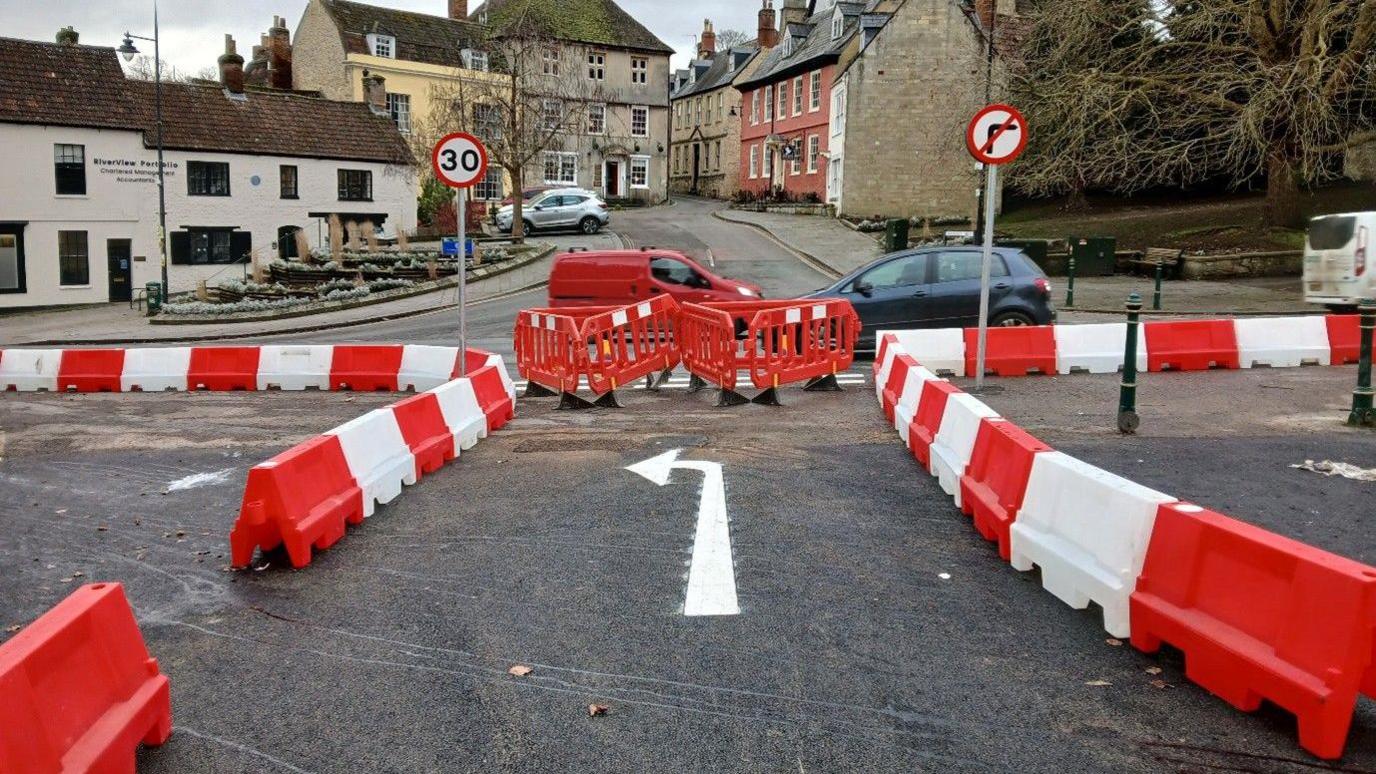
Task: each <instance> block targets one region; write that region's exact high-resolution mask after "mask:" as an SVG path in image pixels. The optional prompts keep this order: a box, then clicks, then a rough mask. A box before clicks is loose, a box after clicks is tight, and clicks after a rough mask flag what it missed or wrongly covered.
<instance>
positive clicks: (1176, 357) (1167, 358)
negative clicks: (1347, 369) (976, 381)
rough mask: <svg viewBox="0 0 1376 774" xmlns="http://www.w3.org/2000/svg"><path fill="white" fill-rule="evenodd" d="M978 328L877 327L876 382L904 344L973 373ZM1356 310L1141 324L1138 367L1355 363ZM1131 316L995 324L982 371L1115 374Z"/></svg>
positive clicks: (932, 361)
mask: <svg viewBox="0 0 1376 774" xmlns="http://www.w3.org/2000/svg"><path fill="white" fill-rule="evenodd" d="M977 333H978V331H977V329H975V328H942V329H934V330H916V331H880V333H879V341H880V343H879V346H878V351H877V352H876V355H875V361H874V362H875V386H876V389H881V390H882V388H883V385H884V384H885V383H886V379H887V377H888V374H889V368H890V367H891V365H892V363H893V358H894V356H895V353H893V352H890V351H889V350H887V349H886V348H885V346H884V343H883V342H884V340H885V338H886V337H888V336H893V337H894V339H895V341H897V342H898V344H899V347H900V348H901V349H902V350H903V351H904V352H907V353H908V354H909V355H910V356H912V357H914V358H916V359H917V361H918V362H919V363H921V364H922V365H924V366H926V367H927V368H928V369H929V370H931V371H933V372H937V373H946V372H950V373H951V374H952V375H954V376H974V375H975V337H976V335H977ZM1357 334H1358V329H1357V316H1356V315H1329V316H1322V315H1312V316H1305V317H1248V318H1237V319H1233V320H1161V321H1149V322H1145V323H1143V324H1142V327H1141V329H1140V331H1139V336H1138V341H1137V370H1138V372H1139V373H1144V372H1147V371H1165V370H1172V371H1199V370H1205V369H1209V368H1252V367H1254V366H1270V367H1272V368H1294V367H1298V366H1301V365H1311V364H1312V365H1330V364H1331V365H1343V364H1346V363H1355V362H1357ZM1126 337H1127V324H1126V323H1096V324H1092V325H1050V326H1043V327H1023V328H991V329H989V339H988V347H987V352H986V353H985V370H986V372H988V373H993V374H996V375H998V376H1023V375H1026V374H1029V373H1040V374H1052V373H1059V374H1069V373H1072V372H1074V371H1088V372H1090V373H1094V374H1103V373H1115V372H1117V371H1119V370H1121V369H1122V367H1123V350H1124V343H1125V340H1126Z"/></svg>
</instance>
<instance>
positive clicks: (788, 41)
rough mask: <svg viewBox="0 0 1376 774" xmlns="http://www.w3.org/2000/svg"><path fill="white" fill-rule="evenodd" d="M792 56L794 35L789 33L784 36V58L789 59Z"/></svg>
mask: <svg viewBox="0 0 1376 774" xmlns="http://www.w3.org/2000/svg"><path fill="white" fill-rule="evenodd" d="M790 56H793V36H792V35H789V36H788V37H786V38H784V58H785V59H787V58H788V57H790Z"/></svg>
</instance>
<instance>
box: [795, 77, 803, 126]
mask: <svg viewBox="0 0 1376 774" xmlns="http://www.w3.org/2000/svg"><path fill="white" fill-rule="evenodd" d="M802 114H803V76H801V75H800V76H798V77H797V78H794V79H793V115H795V116H800V115H802Z"/></svg>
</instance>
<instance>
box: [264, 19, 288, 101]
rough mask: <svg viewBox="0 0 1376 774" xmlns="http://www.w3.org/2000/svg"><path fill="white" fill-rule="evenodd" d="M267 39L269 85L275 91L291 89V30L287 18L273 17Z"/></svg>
mask: <svg viewBox="0 0 1376 774" xmlns="http://www.w3.org/2000/svg"><path fill="white" fill-rule="evenodd" d="M267 37H268V39H267V55H268V85H269V86H271V87H272V88H274V89H290V88H291V87H292V71H291V30H288V29H287V19H286V17H284V16H273V17H272V27H271V28H269V29H268V36H267Z"/></svg>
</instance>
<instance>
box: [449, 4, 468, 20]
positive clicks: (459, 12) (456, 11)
mask: <svg viewBox="0 0 1376 774" xmlns="http://www.w3.org/2000/svg"><path fill="white" fill-rule="evenodd" d="M449 18H451V19H467V18H468V0H449Z"/></svg>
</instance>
